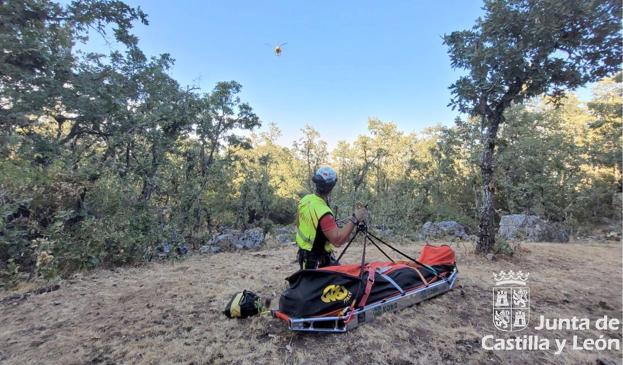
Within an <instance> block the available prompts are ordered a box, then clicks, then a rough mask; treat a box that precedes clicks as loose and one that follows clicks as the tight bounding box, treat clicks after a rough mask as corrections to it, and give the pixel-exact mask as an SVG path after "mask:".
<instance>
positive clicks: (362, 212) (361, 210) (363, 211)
mask: <svg viewBox="0 0 623 365" xmlns="http://www.w3.org/2000/svg"><path fill="white" fill-rule="evenodd" d="M354 216H355V219H356V220H357V222H363V221H365V220H366V219H368V208H366V207H358V208H357V209H356V210H355V214H354Z"/></svg>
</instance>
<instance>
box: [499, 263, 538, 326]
mask: <svg viewBox="0 0 623 365" xmlns="http://www.w3.org/2000/svg"><path fill="white" fill-rule="evenodd" d="M528 275H530V274H528V273H526V274H524V273H523V272H521V271H518V272H517V273H515V272H513V271H509V272H504V271H500V273H499V274H493V278H494V279H495V287H493V324H494V325H495V328H497V329H499V330H500V331H507V332H514V331H521V330H522V329H524V328H526V327H528V322H529V321H530V288H528V286H526V282H527V281H528Z"/></svg>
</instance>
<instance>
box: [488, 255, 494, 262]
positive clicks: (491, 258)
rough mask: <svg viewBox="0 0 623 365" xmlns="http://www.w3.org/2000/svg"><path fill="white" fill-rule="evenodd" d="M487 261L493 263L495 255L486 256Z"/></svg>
mask: <svg viewBox="0 0 623 365" xmlns="http://www.w3.org/2000/svg"><path fill="white" fill-rule="evenodd" d="M487 260H489V261H495V255H494V254H492V253H489V254H487Z"/></svg>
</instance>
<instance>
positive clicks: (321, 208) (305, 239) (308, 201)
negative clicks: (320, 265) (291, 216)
mask: <svg viewBox="0 0 623 365" xmlns="http://www.w3.org/2000/svg"><path fill="white" fill-rule="evenodd" d="M327 213H330V214H332V215H333V211H331V208H329V206H328V205H327V202H326V201H324V199H322V198H321V197H319V196H318V195H316V194H308V195H305V196H304V197H303V199H301V201H300V202H299V205H298V216H299V226H298V230H297V232H296V243H297V244H298V246H299V247H300V248H302V249H303V250H307V251H311V250H312V247H313V246H314V240H315V239H316V232H317V229H318V222H319V221H320V218H322V216H324V215H325V214H327ZM324 249H325V251H326V252H333V245H332V244H331V242H329V241H327V242H326V243H325V245H324Z"/></svg>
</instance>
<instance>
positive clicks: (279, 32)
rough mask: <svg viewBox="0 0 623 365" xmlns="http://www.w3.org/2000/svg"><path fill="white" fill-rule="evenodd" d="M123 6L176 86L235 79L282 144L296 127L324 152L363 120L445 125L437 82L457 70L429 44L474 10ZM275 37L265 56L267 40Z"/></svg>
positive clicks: (458, 6)
mask: <svg viewBox="0 0 623 365" xmlns="http://www.w3.org/2000/svg"><path fill="white" fill-rule="evenodd" d="M126 2H127V3H129V4H131V5H133V6H140V7H141V8H142V9H143V10H144V11H145V12H146V13H147V14H148V15H149V22H150V25H149V26H142V25H139V26H137V28H136V29H135V33H136V35H137V36H138V37H139V38H140V45H141V48H142V49H143V50H144V51H145V52H146V53H147V54H149V55H156V54H160V53H165V52H167V53H170V54H171V55H172V56H173V57H174V58H175V59H176V64H175V66H174V68H173V70H172V76H173V77H175V78H176V79H177V80H178V81H179V82H180V83H181V84H183V85H186V84H192V85H196V86H199V87H200V88H201V89H202V90H204V91H209V90H211V89H212V88H213V86H214V84H215V83H216V82H218V81H227V80H236V81H238V82H239V83H241V84H242V85H243V92H242V99H243V100H244V101H247V102H249V104H250V105H251V106H252V107H253V108H254V110H255V111H256V113H257V114H258V115H259V116H260V118H261V119H262V121H263V122H264V124H265V125H267V124H268V123H269V122H274V123H276V124H277V125H278V126H279V128H280V129H281V130H282V132H283V136H282V138H281V140H280V142H281V143H283V144H286V145H290V144H291V142H292V141H293V140H295V139H297V138H299V137H300V135H301V133H300V129H301V128H303V126H304V125H305V124H309V125H312V126H313V127H314V128H316V129H317V130H318V131H319V132H320V134H321V136H322V138H323V139H325V140H326V141H327V142H329V145H330V146H334V145H335V143H336V142H337V141H338V140H341V139H345V140H350V141H352V140H353V139H354V138H355V137H356V136H357V135H359V134H364V133H366V130H367V120H368V117H378V118H380V119H381V120H383V121H392V122H395V123H396V124H397V125H398V126H399V127H400V129H402V130H404V131H407V132H410V131H421V130H423V129H424V128H426V127H429V126H433V125H435V124H438V123H442V124H446V125H450V124H451V123H452V121H453V120H454V118H455V117H456V116H457V113H456V112H454V111H452V110H451V108H449V107H447V104H448V102H449V99H450V93H449V90H448V86H449V85H450V84H451V83H452V82H453V81H454V80H455V79H456V78H457V76H458V75H459V72H460V71H453V70H452V69H451V67H450V61H449V57H448V55H447V50H446V47H445V46H443V45H442V40H441V37H442V35H443V34H444V33H450V32H452V31H454V30H461V29H465V28H469V27H471V26H472V25H473V23H474V20H475V19H476V18H477V17H478V16H479V15H481V14H482V10H481V5H482V4H481V2H480V1H473V0H472V1H460V0H455V1H448V0H437V1H424V0H417V1H416V0H410V1H407V0H395V1H379V0H376V1H367V0H363V1H309V0H306V1H303V0H283V1H257V0H255V1H237V0H233V1H232V0H227V1H218V2H217V1H200V0H194V1H191V0H184V1H182V0H180V1H170V0H166V1H165V0H127V1H126ZM282 42H287V45H285V46H284V47H283V54H282V56H280V57H276V56H275V55H274V53H273V51H272V46H271V45H274V44H278V43H282Z"/></svg>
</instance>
